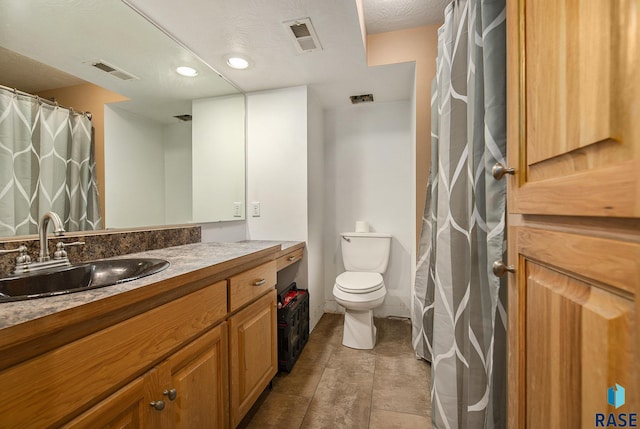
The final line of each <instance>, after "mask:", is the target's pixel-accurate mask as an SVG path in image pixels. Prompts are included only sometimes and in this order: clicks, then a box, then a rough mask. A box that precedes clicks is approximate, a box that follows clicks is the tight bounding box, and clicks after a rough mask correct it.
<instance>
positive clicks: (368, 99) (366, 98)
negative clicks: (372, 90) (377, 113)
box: [349, 94, 373, 104]
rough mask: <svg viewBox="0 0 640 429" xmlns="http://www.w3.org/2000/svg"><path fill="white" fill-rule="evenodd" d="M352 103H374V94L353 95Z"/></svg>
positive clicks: (351, 97)
mask: <svg viewBox="0 0 640 429" xmlns="http://www.w3.org/2000/svg"><path fill="white" fill-rule="evenodd" d="M349 98H350V99H351V104H360V103H373V94H362V95H352V96H350V97H349Z"/></svg>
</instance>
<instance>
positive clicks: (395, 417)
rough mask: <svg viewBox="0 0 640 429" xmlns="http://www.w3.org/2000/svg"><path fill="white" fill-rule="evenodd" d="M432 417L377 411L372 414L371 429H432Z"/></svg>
mask: <svg viewBox="0 0 640 429" xmlns="http://www.w3.org/2000/svg"><path fill="white" fill-rule="evenodd" d="M431 428H432V425H431V417H430V416H416V415H414V414H406V413H397V412H395V411H386V410H376V409H374V410H373V411H372V412H371V423H370V424H369V429H431Z"/></svg>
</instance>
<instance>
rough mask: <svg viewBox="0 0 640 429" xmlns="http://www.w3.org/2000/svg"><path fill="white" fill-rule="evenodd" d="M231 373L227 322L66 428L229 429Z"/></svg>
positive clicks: (65, 426)
mask: <svg viewBox="0 0 640 429" xmlns="http://www.w3.org/2000/svg"><path fill="white" fill-rule="evenodd" d="M227 372H228V364H227V323H226V322H223V323H221V324H220V325H218V326H216V327H215V328H213V329H212V330H210V331H208V332H207V333H206V334H204V335H203V336H202V337H200V338H198V339H196V340H195V341H193V342H191V343H190V344H188V345H187V346H186V347H184V348H183V349H181V350H180V351H178V352H176V353H174V354H173V355H171V356H170V357H169V358H167V359H166V360H165V361H163V362H162V363H160V364H159V365H157V366H156V367H154V368H152V369H151V370H149V371H147V372H146V373H145V375H143V376H142V377H139V378H137V379H136V380H134V381H132V382H131V383H129V384H127V385H126V386H125V387H123V388H122V389H120V390H118V391H117V392H116V393H114V394H112V395H111V396H109V397H108V398H107V399H105V400H103V401H101V402H100V403H99V404H97V405H96V406H94V407H92V408H91V409H89V410H88V411H86V412H85V413H83V414H82V415H80V416H79V417H77V418H75V419H74V420H72V421H71V422H69V423H68V424H66V425H64V426H63V428H65V429H81V428H96V429H98V428H113V427H117V428H130V429H136V428H141V429H142V428H158V429H160V428H178V429H190V428H200V427H201V428H225V427H227V422H228V418H229V417H228V415H229V413H228V410H229V406H228V395H227V393H228V391H229V389H228V381H227V380H228V378H227Z"/></svg>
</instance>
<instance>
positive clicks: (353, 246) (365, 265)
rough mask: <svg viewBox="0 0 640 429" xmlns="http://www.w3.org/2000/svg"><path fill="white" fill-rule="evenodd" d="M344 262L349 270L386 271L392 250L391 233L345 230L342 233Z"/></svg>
mask: <svg viewBox="0 0 640 429" xmlns="http://www.w3.org/2000/svg"><path fill="white" fill-rule="evenodd" d="M340 236H341V238H340V242H341V247H342V262H344V268H345V269H346V270H347V271H365V272H375V273H380V274H382V273H384V272H385V271H386V270H387V264H388V263H389V253H390V252H391V234H385V233H381V232H343V233H342V234H340Z"/></svg>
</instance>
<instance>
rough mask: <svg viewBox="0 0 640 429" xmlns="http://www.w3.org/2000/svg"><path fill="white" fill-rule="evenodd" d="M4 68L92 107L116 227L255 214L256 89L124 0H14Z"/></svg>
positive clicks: (46, 92) (5, 26)
mask: <svg viewBox="0 0 640 429" xmlns="http://www.w3.org/2000/svg"><path fill="white" fill-rule="evenodd" d="M95 64H97V65H95ZM179 66H188V67H191V68H193V69H196V70H197V73H198V75H197V76H196V77H184V76H181V75H179V74H178V73H176V68H177V67H179ZM110 68H111V69H115V71H113V70H109V69H110ZM0 70H1V72H0V85H3V86H6V87H10V88H17V89H18V90H21V91H24V92H28V93H31V94H37V95H39V96H41V97H46V98H49V97H54V98H55V99H56V101H58V102H59V103H60V104H61V105H64V106H69V107H73V108H74V109H76V110H80V111H91V112H92V114H93V119H92V122H93V126H94V128H95V134H96V135H95V142H96V162H97V170H98V182H99V189H100V194H101V197H100V199H101V201H102V203H103V207H102V212H103V216H104V226H105V227H106V228H107V229H111V228H138V227H151V226H160V225H170V224H182V223H189V222H198V223H203V222H217V221H230V220H242V219H244V218H245V214H244V213H245V208H244V201H245V153H244V151H245V136H244V130H245V103H244V95H243V94H242V93H240V91H239V90H238V89H237V88H235V87H234V86H233V85H232V84H231V83H229V82H228V81H227V80H225V79H224V78H223V77H222V76H221V75H220V74H218V73H217V72H216V71H215V70H213V69H212V68H210V67H208V66H207V65H206V64H204V63H202V62H201V61H200V60H199V59H198V58H197V57H196V56H195V55H193V54H192V53H190V52H189V51H188V50H187V49H185V48H184V47H182V46H180V44H179V43H177V42H176V41H175V40H173V39H172V38H171V37H169V36H168V35H167V34H165V33H164V32H163V31H162V30H161V29H160V28H158V27H156V26H155V25H153V24H152V23H151V22H149V21H147V20H146V19H145V18H144V17H142V16H141V15H139V14H138V13H137V12H136V11H135V10H133V9H131V8H130V7H129V6H127V5H126V4H125V3H124V2H122V1H119V0H105V1H100V2H51V1H48V0H30V1H24V0H3V1H2V2H0ZM1 220H2V219H0V221H1ZM0 239H1V237H0Z"/></svg>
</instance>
